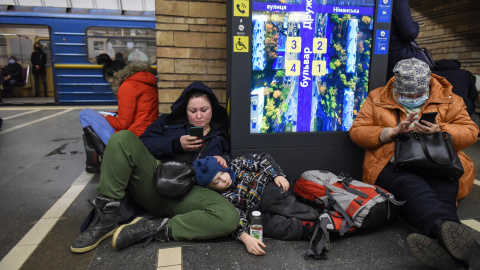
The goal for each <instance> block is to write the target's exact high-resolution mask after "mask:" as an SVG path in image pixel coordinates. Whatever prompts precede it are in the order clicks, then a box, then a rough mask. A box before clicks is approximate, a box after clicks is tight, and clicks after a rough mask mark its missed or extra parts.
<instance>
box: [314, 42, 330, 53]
mask: <svg viewBox="0 0 480 270" xmlns="http://www.w3.org/2000/svg"><path fill="white" fill-rule="evenodd" d="M313 53H327V39H326V38H314V39H313Z"/></svg>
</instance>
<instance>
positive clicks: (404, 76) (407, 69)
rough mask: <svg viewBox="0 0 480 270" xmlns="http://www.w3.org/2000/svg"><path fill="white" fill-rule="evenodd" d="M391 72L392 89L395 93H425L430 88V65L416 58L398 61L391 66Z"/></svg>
mask: <svg viewBox="0 0 480 270" xmlns="http://www.w3.org/2000/svg"><path fill="white" fill-rule="evenodd" d="M393 74H395V83H394V85H393V90H394V91H395V92H397V93H401V94H418V93H425V92H426V91H428V89H429V88H430V67H428V65H427V63H425V62H423V61H421V60H418V59H416V58H410V59H404V60H402V61H399V62H398V63H397V64H396V65H395V67H394V68H393Z"/></svg>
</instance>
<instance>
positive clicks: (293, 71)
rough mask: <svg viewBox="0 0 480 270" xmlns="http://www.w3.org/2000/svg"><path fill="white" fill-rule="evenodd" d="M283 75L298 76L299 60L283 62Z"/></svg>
mask: <svg viewBox="0 0 480 270" xmlns="http://www.w3.org/2000/svg"><path fill="white" fill-rule="evenodd" d="M285 75H287V76H299V75H300V61H298V60H293V61H287V62H286V63H285Z"/></svg>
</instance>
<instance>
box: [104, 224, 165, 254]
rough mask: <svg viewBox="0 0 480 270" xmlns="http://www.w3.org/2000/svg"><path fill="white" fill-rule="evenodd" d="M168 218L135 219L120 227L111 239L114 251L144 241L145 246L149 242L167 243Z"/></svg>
mask: <svg viewBox="0 0 480 270" xmlns="http://www.w3.org/2000/svg"><path fill="white" fill-rule="evenodd" d="M167 221H168V218H157V219H152V220H149V219H146V218H143V217H137V218H135V219H134V220H133V221H132V222H130V223H128V224H125V225H122V226H120V227H119V228H118V229H117V231H116V232H115V234H114V235H113V238H112V246H113V247H114V248H116V249H122V248H125V247H128V246H130V245H132V244H134V243H137V242H141V241H144V240H145V245H146V244H148V243H149V242H150V241H152V240H155V241H159V242H168V241H169V240H170V239H169V237H168V227H167V225H166V224H167Z"/></svg>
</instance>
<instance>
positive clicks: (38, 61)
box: [30, 42, 48, 97]
mask: <svg viewBox="0 0 480 270" xmlns="http://www.w3.org/2000/svg"><path fill="white" fill-rule="evenodd" d="M33 49H34V51H33V52H32V55H31V56H30V62H31V63H32V74H33V79H34V80H35V96H36V97H38V96H40V78H41V79H42V85H43V91H44V94H45V97H48V89H47V77H46V74H47V70H46V68H45V65H46V64H47V54H46V53H44V52H43V50H42V45H41V44H40V42H35V45H34V48H33Z"/></svg>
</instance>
